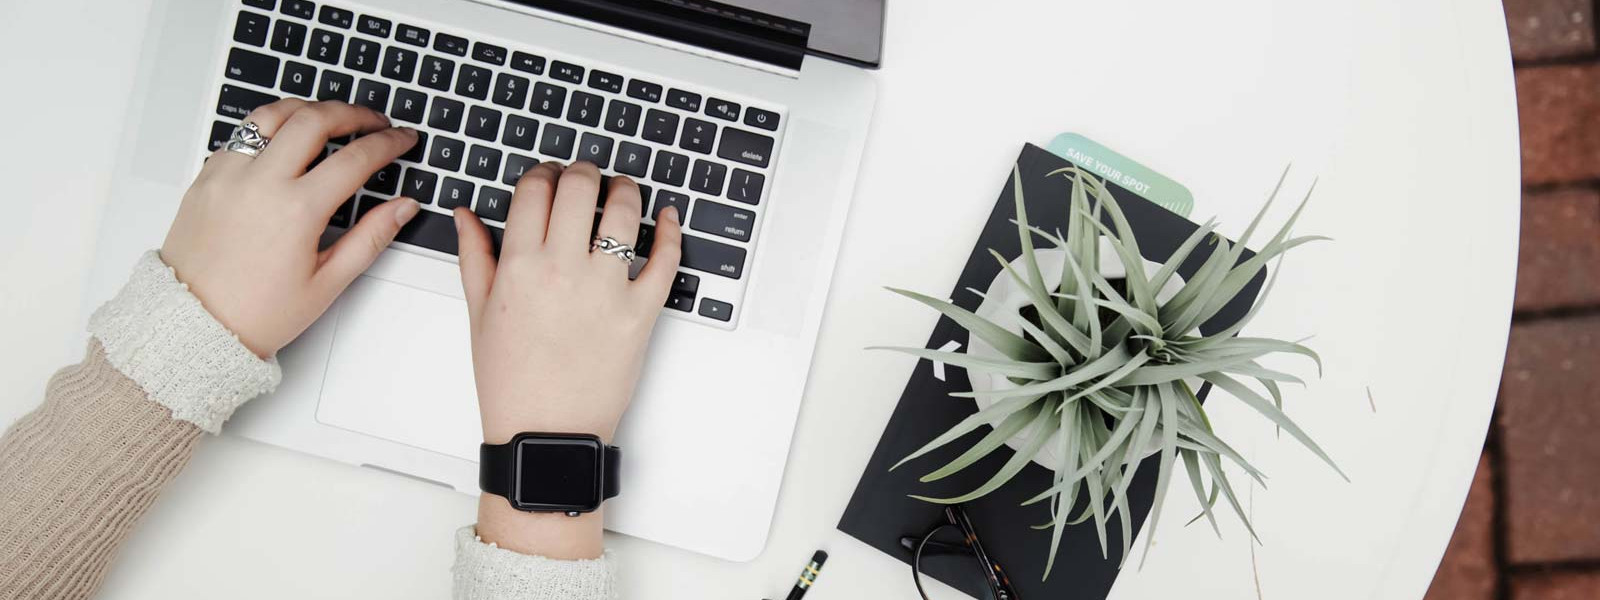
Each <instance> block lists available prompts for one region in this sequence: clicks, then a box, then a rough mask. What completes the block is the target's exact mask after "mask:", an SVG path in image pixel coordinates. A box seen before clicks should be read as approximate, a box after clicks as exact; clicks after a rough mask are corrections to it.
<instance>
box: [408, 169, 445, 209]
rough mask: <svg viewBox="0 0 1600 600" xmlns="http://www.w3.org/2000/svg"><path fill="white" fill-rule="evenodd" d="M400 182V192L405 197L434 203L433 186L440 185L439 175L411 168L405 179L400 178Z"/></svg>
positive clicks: (424, 202)
mask: <svg viewBox="0 0 1600 600" xmlns="http://www.w3.org/2000/svg"><path fill="white" fill-rule="evenodd" d="M400 184H401V185H400V193H401V194H403V195H405V197H407V198H410V199H412V200H416V201H417V202H421V203H423V204H432V203H433V188H434V187H436V186H437V185H439V176H438V175H435V174H433V173H429V172H427V171H424V170H422V169H417V168H409V169H406V176H405V179H402V180H400ZM423 212H424V213H426V212H427V211H423Z"/></svg>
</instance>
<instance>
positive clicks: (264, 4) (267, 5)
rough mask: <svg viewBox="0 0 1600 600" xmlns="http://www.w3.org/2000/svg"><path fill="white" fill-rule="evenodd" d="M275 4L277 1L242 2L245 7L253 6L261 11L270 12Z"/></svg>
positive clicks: (254, 0)
mask: <svg viewBox="0 0 1600 600" xmlns="http://www.w3.org/2000/svg"><path fill="white" fill-rule="evenodd" d="M277 3H278V2H277V0H244V5H245V6H254V7H256V8H259V9H261V10H272V7H273V6H274V5H276V4H277Z"/></svg>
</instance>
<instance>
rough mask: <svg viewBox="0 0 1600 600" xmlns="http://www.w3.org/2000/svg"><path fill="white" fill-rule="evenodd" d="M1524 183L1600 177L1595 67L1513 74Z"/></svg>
mask: <svg viewBox="0 0 1600 600" xmlns="http://www.w3.org/2000/svg"><path fill="white" fill-rule="evenodd" d="M1516 79H1517V114H1518V116H1519V118H1520V120H1521V123H1522V181H1523V183H1560V182H1571V181H1581V180H1585V179H1595V178H1600V65H1592V64H1590V65H1560V66H1547V67H1531V68H1522V69H1517V71H1516Z"/></svg>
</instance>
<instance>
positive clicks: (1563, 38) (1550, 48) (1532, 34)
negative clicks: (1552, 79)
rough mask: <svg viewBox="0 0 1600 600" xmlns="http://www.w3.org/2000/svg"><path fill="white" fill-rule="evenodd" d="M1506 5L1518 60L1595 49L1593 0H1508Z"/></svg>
mask: <svg viewBox="0 0 1600 600" xmlns="http://www.w3.org/2000/svg"><path fill="white" fill-rule="evenodd" d="M1505 9H1506V29H1507V30H1509V32H1510V34H1511V56H1512V57H1513V58H1515V59H1517V60H1530V59H1542V58H1563V57H1569V56H1581V55H1585V54H1589V53H1591V52H1594V49H1595V41H1594V4H1593V0H1505Z"/></svg>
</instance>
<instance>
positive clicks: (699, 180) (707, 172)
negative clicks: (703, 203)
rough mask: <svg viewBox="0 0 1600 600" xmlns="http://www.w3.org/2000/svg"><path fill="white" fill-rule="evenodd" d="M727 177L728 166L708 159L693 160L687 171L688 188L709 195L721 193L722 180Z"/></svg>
mask: <svg viewBox="0 0 1600 600" xmlns="http://www.w3.org/2000/svg"><path fill="white" fill-rule="evenodd" d="M727 177H728V167H726V166H723V165H720V164H717V163H714V162H711V161H709V160H697V161H694V170H693V171H691V172H690V173H689V189H691V190H694V191H696V192H700V193H702V194H706V195H710V196H721V195H722V181H723V180H724V179H726V178H727Z"/></svg>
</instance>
